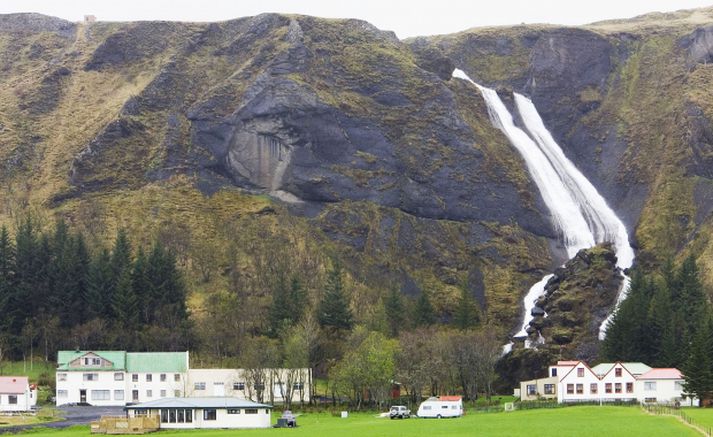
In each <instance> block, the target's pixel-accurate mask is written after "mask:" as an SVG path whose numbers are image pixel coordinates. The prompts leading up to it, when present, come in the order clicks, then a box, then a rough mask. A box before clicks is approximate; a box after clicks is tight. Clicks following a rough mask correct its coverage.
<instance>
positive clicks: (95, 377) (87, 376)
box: [82, 373, 99, 381]
mask: <svg viewBox="0 0 713 437" xmlns="http://www.w3.org/2000/svg"><path fill="white" fill-rule="evenodd" d="M82 379H84V380H85V381H98V380H99V374H98V373H85V374H84V375H83V376H82Z"/></svg>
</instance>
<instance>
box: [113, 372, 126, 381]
mask: <svg viewBox="0 0 713 437" xmlns="http://www.w3.org/2000/svg"><path fill="white" fill-rule="evenodd" d="M123 380H124V374H123V373H121V372H117V373H115V374H114V381H123Z"/></svg>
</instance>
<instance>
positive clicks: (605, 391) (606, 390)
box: [604, 382, 611, 393]
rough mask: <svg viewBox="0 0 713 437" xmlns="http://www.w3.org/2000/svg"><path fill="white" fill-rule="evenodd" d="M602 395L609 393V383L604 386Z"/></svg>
mask: <svg viewBox="0 0 713 437" xmlns="http://www.w3.org/2000/svg"><path fill="white" fill-rule="evenodd" d="M604 393H611V382H607V383H606V384H604Z"/></svg>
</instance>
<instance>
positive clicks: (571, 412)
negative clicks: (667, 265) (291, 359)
mask: <svg viewBox="0 0 713 437" xmlns="http://www.w3.org/2000/svg"><path fill="white" fill-rule="evenodd" d="M298 424H299V427H298V428H297V429H266V430H241V431H235V430H201V431H162V432H161V433H160V435H161V436H162V437H170V436H176V437H188V436H193V435H195V436H197V437H228V436H236V435H238V436H245V437H261V436H279V435H285V436H290V437H299V436H336V435H339V436H359V437H371V436H375V437H395V436H416V437H419V436H423V437H430V436H471V435H480V436H496V437H497V436H503V437H505V436H507V437H518V436H522V437H537V436H547V437H555V436H563V437H578V436H606V437H616V436H622V437H623V436H627V437H630V436H647V437H655V436H682V437H685V436H696V435H699V434H698V433H697V432H696V431H694V430H693V429H691V428H688V427H686V426H685V425H684V424H682V423H681V422H679V421H678V420H677V419H676V418H673V417H662V416H652V415H647V414H646V413H644V412H643V411H642V410H641V409H640V408H638V407H596V406H580V407H568V408H555V409H540V410H527V411H515V412H510V413H487V414H485V413H481V414H468V415H466V416H465V417H463V418H460V419H442V420H437V419H408V420H389V419H385V418H377V417H375V416H374V415H373V414H351V415H350V417H349V418H348V419H341V418H338V417H334V416H331V415H329V414H304V415H302V416H300V417H298ZM30 435H31V436H32V437H40V436H47V437H80V436H81V437H83V436H89V429H88V427H74V428H69V429H65V430H57V431H53V430H39V429H38V430H35V431H33V432H31V434H30Z"/></svg>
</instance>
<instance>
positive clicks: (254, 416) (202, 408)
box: [126, 397, 272, 429]
mask: <svg viewBox="0 0 713 437" xmlns="http://www.w3.org/2000/svg"><path fill="white" fill-rule="evenodd" d="M126 410H127V413H128V415H129V417H138V416H152V417H159V418H160V427H161V428H162V429H194V428H204V429H210V428H269V427H270V425H271V414H270V413H271V410H272V406H270V405H265V404H259V403H256V402H252V401H248V400H245V399H240V398H234V397H193V398H173V399H159V400H155V401H151V402H145V403H142V404H137V405H131V406H128V407H126Z"/></svg>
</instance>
